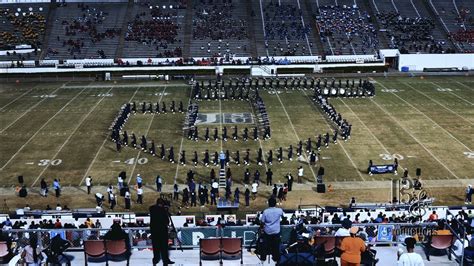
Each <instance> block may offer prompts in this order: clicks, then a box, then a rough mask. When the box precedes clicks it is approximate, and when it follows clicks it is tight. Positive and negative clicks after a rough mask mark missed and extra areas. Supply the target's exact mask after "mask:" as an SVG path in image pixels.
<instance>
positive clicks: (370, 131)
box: [338, 98, 403, 168]
mask: <svg viewBox="0 0 474 266" xmlns="http://www.w3.org/2000/svg"><path fill="white" fill-rule="evenodd" d="M338 99H339V100H340V101H341V102H342V103H343V104H344V105H345V106H346V107H347V109H349V111H351V113H352V114H354V116H355V117H356V118H357V120H359V122H360V123H361V124H362V125H363V126H364V127H365V129H367V131H368V132H369V134H370V135H371V136H372V137H373V138H374V139H375V141H377V143H378V144H379V145H380V146H381V147H382V148H383V150H384V151H385V152H386V153H387V154H392V153H391V152H390V151H389V150H388V149H387V147H386V146H385V145H384V144H383V143H382V142H381V141H380V140H379V138H377V136H375V134H374V133H373V132H372V130H370V129H369V127H368V126H367V125H366V124H365V123H364V122H362V120H361V119H360V118H359V116H358V115H357V114H356V113H355V112H354V111H353V110H352V108H350V107H349V105H347V104H346V102H344V100H343V99H341V98H338ZM398 166H400V168H403V166H402V164H401V163H400V162H399V163H398Z"/></svg>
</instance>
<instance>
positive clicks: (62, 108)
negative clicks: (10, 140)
mask: <svg viewBox="0 0 474 266" xmlns="http://www.w3.org/2000/svg"><path fill="white" fill-rule="evenodd" d="M84 90H85V89H82V90H81V91H80V92H79V93H78V94H77V95H76V96H74V97H73V98H72V99H71V100H69V101H68V102H67V103H66V104H65V105H64V106H63V107H61V109H59V110H58V111H57V112H56V113H55V114H54V115H53V116H51V117H50V118H49V119H48V121H46V122H45V123H44V124H43V125H42V126H41V127H40V128H39V129H38V130H36V132H35V133H34V134H33V135H32V136H31V137H30V138H29V139H28V140H27V141H26V142H25V143H24V144H23V145H22V146H21V147H20V149H18V151H16V152H15V153H14V154H13V155H12V156H11V157H10V159H9V160H8V161H7V162H6V163H5V164H4V165H3V166H2V168H0V171H2V170H3V169H5V167H6V166H7V165H8V164H9V163H10V162H11V161H12V160H13V158H15V157H16V156H17V155H18V154H19V153H20V152H21V151H22V150H23V149H24V148H25V147H26V145H28V143H30V142H31V141H32V140H33V139H34V138H35V137H36V135H38V133H39V132H40V131H41V130H42V129H43V128H44V127H45V126H46V125H47V124H48V123H49V122H50V121H51V120H53V119H54V118H55V117H56V116H57V115H58V114H59V113H61V112H62V111H63V110H64V109H65V108H66V107H67V106H68V105H69V104H70V103H71V102H72V101H74V100H75V99H76V98H77V97H78V96H79V95H80V94H81V93H82V92H83V91H84Z"/></svg>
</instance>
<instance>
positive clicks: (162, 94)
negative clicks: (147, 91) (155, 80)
mask: <svg viewBox="0 0 474 266" xmlns="http://www.w3.org/2000/svg"><path fill="white" fill-rule="evenodd" d="M165 91H166V86H165V88H164V89H163V91H162V92H161V95H160V99H159V100H158V102H159V103H160V104H161V100H163V96H164V95H165ZM155 115H156V113H153V114H152V116H151V119H150V123H149V124H148V128H147V129H146V131H145V137H148V132H149V131H150V128H151V124H152V123H153V120H154V119H155ZM141 153H142V150H141V149H140V150H139V151H138V154H137V157H136V158H135V161H134V162H133V167H132V171H131V172H130V178H129V179H128V182H127V184H130V181H132V178H133V174H134V172H135V168H136V167H137V164H138V158H140V154H141Z"/></svg>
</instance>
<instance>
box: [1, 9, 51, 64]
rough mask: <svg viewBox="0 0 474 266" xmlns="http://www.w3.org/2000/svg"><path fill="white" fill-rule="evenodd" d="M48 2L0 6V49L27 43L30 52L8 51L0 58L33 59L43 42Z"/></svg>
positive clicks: (9, 48) (12, 47) (13, 47)
mask: <svg viewBox="0 0 474 266" xmlns="http://www.w3.org/2000/svg"><path fill="white" fill-rule="evenodd" d="M48 11H49V7H48V4H36V3H35V4H8V5H2V6H1V7H0V14H1V15H0V25H1V30H0V49H1V50H11V49H15V46H18V45H29V46H31V47H32V48H33V49H35V50H34V51H33V52H31V53H25V54H20V53H9V54H7V55H2V56H0V60H2V61H3V60H34V59H36V58H37V57H38V56H39V52H38V51H37V49H38V48H40V47H41V46H42V44H43V37H44V33H45V31H46V19H47V16H48Z"/></svg>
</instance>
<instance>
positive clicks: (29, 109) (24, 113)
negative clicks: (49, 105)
mask: <svg viewBox="0 0 474 266" xmlns="http://www.w3.org/2000/svg"><path fill="white" fill-rule="evenodd" d="M60 88H61V87H58V88H57V89H55V90H54V91H52V92H51V93H55V92H56V91H58V90H59V89H60ZM46 99H48V98H47V97H46V98H43V99H41V100H40V101H39V102H37V103H35V104H34V105H33V106H31V107H30V108H28V109H27V110H26V111H25V112H23V114H21V115H20V116H19V117H17V118H16V119H15V120H14V121H13V122H11V123H10V124H8V126H6V127H5V128H4V129H2V130H1V131H0V134H1V133H3V132H4V131H5V130H7V129H8V128H10V127H11V126H13V124H15V123H16V122H18V120H20V119H21V118H22V117H23V116H25V115H26V114H27V113H29V112H30V111H31V110H33V108H35V107H36V106H38V105H39V104H40V103H42V102H44V101H45V100H46Z"/></svg>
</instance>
